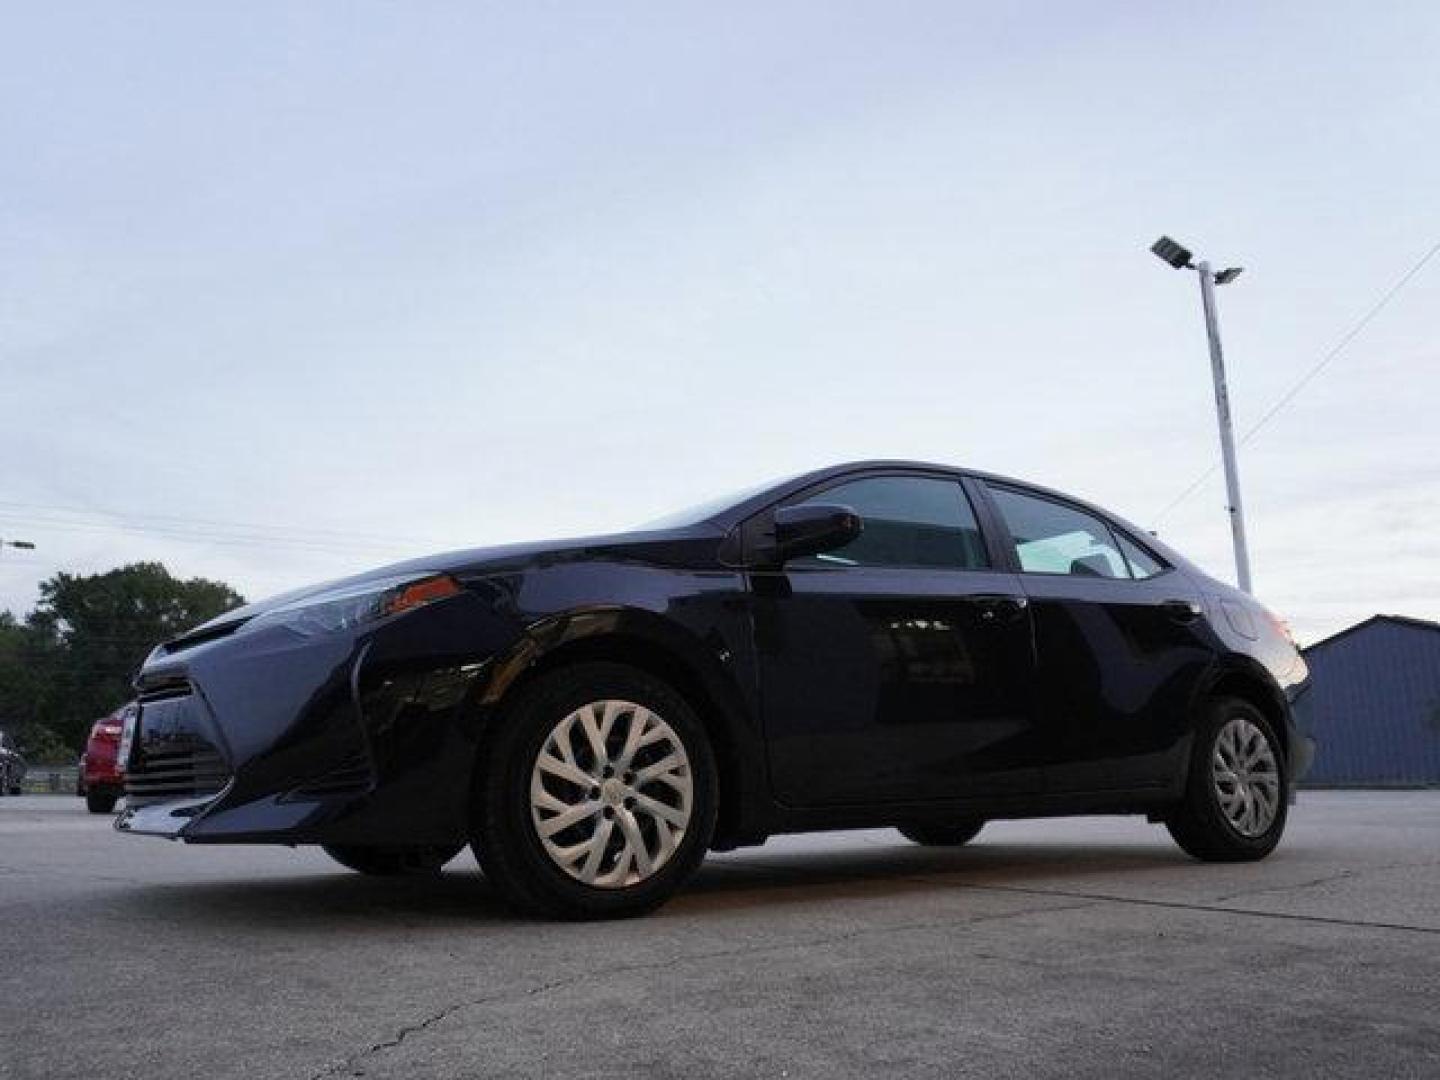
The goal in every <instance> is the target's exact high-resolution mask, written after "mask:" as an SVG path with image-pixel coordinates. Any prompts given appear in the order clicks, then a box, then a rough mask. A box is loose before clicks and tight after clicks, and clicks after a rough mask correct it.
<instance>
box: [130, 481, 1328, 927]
mask: <svg viewBox="0 0 1440 1080" xmlns="http://www.w3.org/2000/svg"><path fill="white" fill-rule="evenodd" d="M1305 679H1306V671H1305V665H1304V662H1303V660H1302V659H1301V657H1300V654H1299V653H1298V652H1297V650H1296V649H1295V647H1294V645H1293V643H1292V642H1291V641H1290V639H1289V635H1288V634H1287V633H1286V632H1285V630H1284V627H1283V625H1282V624H1280V623H1279V622H1278V621H1277V620H1276V619H1275V618H1274V616H1272V615H1271V614H1270V613H1269V612H1267V611H1266V610H1265V609H1264V608H1263V607H1261V606H1260V605H1259V604H1257V603H1256V602H1255V601H1254V600H1253V599H1251V598H1250V597H1249V596H1247V595H1245V594H1244V593H1241V592H1238V591H1236V590H1235V589H1233V588H1231V587H1230V586H1228V585H1225V584H1223V583H1221V582H1219V581H1216V580H1215V579H1213V578H1211V577H1209V576H1207V575H1206V574H1205V573H1203V572H1202V571H1200V570H1199V569H1197V568H1196V567H1195V566H1193V565H1191V564H1190V563H1188V562H1187V561H1186V560H1185V559H1184V558H1182V557H1181V556H1180V555H1178V554H1176V553H1175V552H1174V551H1171V550H1170V549H1169V548H1167V547H1166V546H1164V545H1163V544H1161V543H1159V542H1158V541H1157V540H1156V539H1155V538H1154V537H1152V536H1149V535H1147V534H1146V533H1145V532H1143V531H1141V530H1140V529H1137V528H1135V527H1134V526H1132V525H1129V524H1127V523H1126V522H1124V521H1122V520H1121V519H1119V518H1117V517H1116V516H1115V515H1113V514H1109V513H1106V512H1105V511H1102V510H1099V509H1097V508H1095V507H1093V506H1090V505H1087V504H1085V503H1083V502H1080V501H1078V500H1075V499H1072V498H1069V497H1067V496H1064V495H1061V494H1058V493H1056V492H1053V491H1049V490H1046V489H1044V488H1039V487H1035V486H1034V485H1031V484H1026V483H1020V482H1017V481H1014V480H1009V479H1004V478H1001V477H997V476H990V475H985V474H981V473H976V472H973V471H968V470H961V469H951V468H945V467H940V466H934V465H921V464H915V463H906V462H872V463H863V464H853V465H842V466H838V467H835V468H830V469H824V470H820V471H818V472H813V473H809V474H806V475H804V476H798V477H795V478H793V479H790V480H786V481H783V482H780V483H776V484H773V485H770V486H767V487H765V488H763V489H758V490H755V491H751V492H747V493H745V494H742V495H738V496H736V497H734V498H732V499H729V500H724V501H720V502H716V503H712V504H709V505H706V506H702V507H698V508H696V509H694V510H692V511H689V512H686V513H681V514H677V515H674V516H673V517H670V518H667V519H665V520H662V521H658V522H654V523H651V524H650V525H647V526H644V527H642V528H640V529H638V530H636V531H634V532H629V533H623V534H620V535H614V536H604V537H596V538H591V539H584V540H570V541H559V542H553V543H539V544H524V545H516V546H510V547H498V548H489V549H479V550H473V551H463V552H458V553H454V554H449V555H438V556H435V557H433V558H428V559H420V560H416V561H413V562H409V563H404V564H401V565H397V566H390V567H387V568H385V569H382V570H377V571H374V572H373V573H369V574H364V575H361V576H359V577H355V578H350V579H347V580H343V581H338V582H334V583H331V584H328V585H322V586H318V587H316V588H312V589H306V590H301V591H299V592H294V593H290V594H287V595H284V596H279V597H276V598H274V599H272V600H269V601H267V602H264V603H260V604H254V605H251V606H249V607H246V608H241V609H239V610H237V611H233V612H230V613H229V614H227V615H224V616H222V617H220V618H218V619H216V620H214V621H212V622H209V623H206V624H205V625H203V626H200V627H198V628H196V629H195V630H192V631H190V632H189V633H187V634H185V635H183V636H181V637H179V638H176V639H175V640H173V641H169V642H166V643H165V644H163V645H161V646H159V647H158V648H156V649H155V650H154V652H153V653H151V655H150V657H149V658H148V660H147V661H146V662H145V665H144V667H143V669H142V670H141V672H140V674H139V676H138V679H137V683H136V686H137V689H138V690H139V693H140V708H139V710H138V712H137V714H136V715H135V717H134V719H132V720H131V721H130V722H129V724H128V725H127V729H126V732H125V736H124V739H123V745H122V748H121V751H122V761H123V763H124V764H125V767H126V774H127V797H128V804H127V808H126V810H125V812H124V813H123V814H122V815H121V816H120V818H119V819H118V821H117V827H118V828H119V829H121V830H123V831H126V832H132V833H148V834H153V835H159V836H167V837H178V838H180V839H183V840H186V841H189V842H191V843H282V844H320V845H323V846H324V848H325V850H326V851H328V852H329V853H330V854H331V855H332V856H333V857H334V858H335V859H336V860H338V861H339V862H340V863H342V864H344V865H345V866H347V867H350V868H352V869H355V870H358V871H361V872H363V873H372V874H396V873H406V872H427V871H435V870H438V869H439V868H440V867H441V866H443V865H444V864H445V863H446V862H447V861H448V860H450V859H451V858H453V857H454V856H455V855H456V854H458V853H459V851H460V850H461V848H462V847H464V846H465V845H466V844H467V843H468V844H471V845H473V847H474V849H475V852H476V855H477V857H478V859H479V861H480V864H481V867H482V869H483V870H484V872H485V874H486V875H487V877H488V878H489V879H490V880H491V881H492V882H493V883H494V885H495V886H496V888H497V889H498V890H499V891H500V892H501V893H502V894H503V895H504V896H505V897H506V898H507V899H508V900H509V901H510V902H511V903H512V904H513V905H515V906H516V907H518V908H520V909H521V910H524V911H528V912H533V913H539V914H545V915H551V916H560V917H595V916H612V915H627V914H634V913H638V912H642V911H646V910H649V909H651V908H653V907H655V906H656V905H658V904H659V903H661V902H662V901H663V900H664V899H665V898H666V897H668V896H669V895H671V894H672V893H673V892H674V891H675V890H676V889H677V888H678V887H679V886H680V885H681V884H682V883H683V882H684V881H685V879H686V878H687V877H688V876H689V875H690V874H691V873H692V872H693V871H694V870H695V868H696V866H697V865H698V864H699V862H700V860H701V859H702V858H703V857H704V855H705V852H706V851H707V850H728V849H732V848H735V847H738V846H741V845H747V844H759V843H762V842H764V840H765V838H766V837H767V836H770V835H772V834H777V833H787V832H803V831H812V830H822V829H840V828H860V827H875V826H894V827H896V828H898V829H899V830H900V831H901V832H902V833H904V835H905V836H907V837H909V838H910V839H911V840H913V841H915V842H916V843H920V844H930V845H942V846H954V845H960V844H964V843H966V842H967V841H969V840H970V839H971V838H973V837H974V836H975V835H976V833H978V832H979V831H980V829H981V827H982V826H983V824H984V823H985V822H986V821H987V820H989V819H991V818H1015V817H1039V816H1050V815H1062V814H1081V813H1084V814H1094V813H1107V814H1144V815H1147V816H1148V817H1149V819H1150V820H1152V821H1155V822H1160V823H1164V824H1165V825H1166V826H1167V827H1168V828H1169V830H1170V833H1171V834H1172V835H1173V836H1174V838H1175V839H1176V840H1177V841H1178V842H1179V844H1180V846H1181V847H1182V848H1184V850H1185V851H1187V852H1189V853H1190V854H1191V855H1193V856H1195V857H1196V858H1200V859H1207V860H1241V859H1257V858H1261V857H1263V856H1264V855H1266V854H1268V853H1269V852H1270V851H1271V850H1272V849H1273V848H1274V847H1275V845H1276V844H1277V843H1278V842H1279V840H1280V835H1281V832H1282V831H1283V829H1284V827H1285V819H1286V810H1287V806H1288V802H1289V797H1290V794H1291V792H1292V790H1293V785H1294V783H1295V781H1296V779H1297V778H1298V777H1299V776H1300V775H1301V774H1302V773H1303V772H1304V770H1305V768H1306V767H1307V765H1308V763H1309V760H1310V756H1311V746H1310V743H1309V742H1308V741H1307V740H1306V739H1304V738H1303V737H1302V736H1300V735H1299V734H1298V733H1297V732H1296V730H1295V726H1294V724H1293V722H1292V719H1291V711H1290V702H1291V700H1292V699H1293V698H1294V696H1295V694H1296V693H1297V692H1298V691H1299V690H1300V688H1301V687H1302V686H1303V685H1304V683H1305Z"/></svg>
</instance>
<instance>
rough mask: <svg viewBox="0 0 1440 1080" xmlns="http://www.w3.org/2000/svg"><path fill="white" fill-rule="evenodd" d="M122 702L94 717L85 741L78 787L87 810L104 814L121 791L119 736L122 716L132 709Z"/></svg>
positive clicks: (122, 779)
mask: <svg viewBox="0 0 1440 1080" xmlns="http://www.w3.org/2000/svg"><path fill="white" fill-rule="evenodd" d="M134 709H135V706H134V705H126V706H124V707H123V708H120V709H117V710H115V712H113V713H111V714H110V715H109V716H105V717H101V718H100V719H99V720H96V721H95V723H94V724H93V725H92V726H91V728H90V737H89V739H88V740H86V743H85V756H84V758H82V765H81V786H82V787H83V789H84V792H85V803H86V805H87V806H88V807H89V809H90V811H91V813H95V814H108V813H110V811H112V810H114V809H115V804H116V803H117V802H118V801H119V799H120V796H121V795H123V794H124V793H125V772H124V770H123V769H122V768H121V767H120V755H119V751H120V737H121V734H122V733H123V732H124V730H125V720H126V717H127V716H129V715H130V714H131V713H133V712H134Z"/></svg>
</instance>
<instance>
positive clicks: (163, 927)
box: [0, 791, 1440, 1080]
mask: <svg viewBox="0 0 1440 1080" xmlns="http://www.w3.org/2000/svg"><path fill="white" fill-rule="evenodd" d="M1221 1074H1228V1075H1244V1076H1247V1077H1271V1076H1275V1077H1282V1076H1283V1077H1290V1076H1295V1077H1300V1076H1304V1077H1350V1076H1353V1077H1366V1078H1367V1080H1368V1078H1373V1077H1417V1078H1426V1080H1433V1078H1435V1077H1440V792H1436V791H1425V792H1387V793H1376V792H1370V793H1364V792H1313V793H1304V794H1302V796H1301V802H1300V804H1299V806H1297V807H1296V808H1295V809H1294V816H1293V817H1292V819H1291V829H1290V833H1289V835H1288V836H1287V838H1286V841H1285V843H1284V844H1283V845H1282V847H1281V849H1280V850H1279V852H1278V853H1277V854H1276V855H1275V856H1273V857H1272V858H1270V859H1269V860H1267V861H1265V862H1262V863H1258V864H1248V865H1225V866H1217V865H1202V864H1199V863H1195V862H1192V861H1190V860H1189V859H1187V858H1185V857H1184V856H1183V855H1182V854H1181V853H1180V852H1179V850H1178V849H1176V848H1175V847H1174V846H1173V844H1171V842H1170V840H1169V838H1168V836H1167V835H1166V834H1165V833H1164V831H1163V830H1161V829H1160V828H1158V827H1156V826H1151V825H1147V824H1145V823H1144V821H1143V820H1142V819H1135V818H1113V819H1105V818H1083V819H1070V820H1058V821H1031V822H996V823H992V824H991V825H989V826H987V828H986V829H985V830H984V832H982V833H981V835H980V837H979V839H977V840H976V841H975V843H974V845H973V846H971V847H967V848H964V849H960V850H955V851H935V850H926V849H921V848H917V847H914V846H912V845H910V844H908V843H907V842H906V841H904V840H903V839H901V838H900V837H899V835H898V834H896V833H893V832H852V833H837V834H828V835H822V836H814V837H782V838H777V839H774V840H772V841H770V843H769V844H767V845H766V846H764V847H762V848H756V849H749V850H744V851H739V852H734V853H732V854H729V855H720V856H712V857H711V858H710V859H709V860H708V861H707V863H706V864H705V867H704V868H703V869H702V871H701V873H700V875H699V876H698V878H697V880H696V881H695V882H694V883H693V884H692V885H691V886H690V887H689V888H688V889H687V890H686V891H685V892H684V893H683V894H682V895H681V896H680V897H679V898H678V899H677V900H676V901H675V902H673V903H671V904H670V905H669V906H667V907H666V908H664V909H663V910H662V911H660V912H659V913H658V914H657V915H654V916H651V917H649V918H645V919H640V920H634V921H630V922H624V923H608V924H604V923H602V924H588V925H553V924H546V923H537V922H530V921H523V920H519V919H516V918H514V917H512V916H511V915H509V914H508V913H507V912H506V911H505V910H504V909H502V908H501V907H500V905H499V903H498V902H497V900H496V898H495V897H494V895H493V893H492V891H491V889H490V888H489V887H488V886H487V884H486V882H485V880H484V878H483V877H481V876H480V874H479V872H478V871H477V870H476V869H475V865H474V861H473V859H472V858H471V857H470V855H469V854H468V852H467V853H466V854H464V855H462V856H461V857H460V858H458V859H456V860H455V862H453V863H452V864H451V865H450V868H449V869H448V870H447V872H446V873H445V874H444V875H443V876H441V877H439V878H436V879H431V880H421V881H416V880H398V881H397V880H380V879H367V878H363V877H360V876H358V875H356V874H353V873H350V872H348V871H345V870H342V869H341V868H340V867H338V866H336V865H334V864H332V863H331V862H330V861H329V860H328V859H327V858H326V856H325V855H323V854H322V853H321V852H319V851H318V850H315V849H300V850H289V849H285V848H265V847H235V848H214V847H208V848H202V847H185V846H183V845H180V844H175V843H167V842H164V841H159V840H153V839H145V838H138V837H127V836H121V835H118V834H115V833H114V832H113V831H112V830H111V829H110V827H109V820H108V819H106V818H99V817H92V816H91V815H89V814H87V813H85V811H84V808H83V806H82V805H81V803H80V801H79V800H78V799H73V798H65V797H61V796H30V797H24V798H6V799H0V1076H5V1077H68V1076H74V1077H94V1076H102V1075H103V1076H106V1077H112V1078H113V1077H146V1078H156V1080H159V1078H168V1077H186V1078H194V1077H199V1076H204V1077H229V1076H236V1077H246V1078H248V1080H260V1078H268V1077H295V1078H312V1077H314V1078H318V1077H351V1076H366V1077H372V1078H374V1077H456V1076H466V1077H560V1076H594V1077H684V1078H686V1080H695V1078H698V1077H710V1076H715V1077H737V1076H768V1077H812V1076H813V1077H850V1076H857V1077H859V1076H878V1075H895V1076H907V1077H910V1076H915V1077H932V1076H933V1077H942V1076H943V1077H955V1076H987V1077H989V1076H996V1077H999V1076H1017V1077H1018V1076H1024V1077H1069V1078H1077V1077H1078V1078H1083V1077H1106V1078H1114V1077H1116V1076H1161V1075H1168V1076H1205V1077H1211V1076H1216V1075H1221Z"/></svg>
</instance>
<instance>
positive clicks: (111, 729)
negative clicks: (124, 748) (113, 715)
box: [95, 724, 125, 739]
mask: <svg viewBox="0 0 1440 1080" xmlns="http://www.w3.org/2000/svg"><path fill="white" fill-rule="evenodd" d="M124 730H125V729H124V728H122V727H121V726H120V725H119V724H101V725H99V726H98V727H97V728H96V729H95V734H96V735H103V736H104V737H105V738H107V739H118V738H119V737H120V732H122V731H124Z"/></svg>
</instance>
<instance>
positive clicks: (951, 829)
mask: <svg viewBox="0 0 1440 1080" xmlns="http://www.w3.org/2000/svg"><path fill="white" fill-rule="evenodd" d="M984 827H985V822H984V821H983V820H976V821H956V822H948V823H946V824H944V825H901V826H900V828H899V832H900V835H901V836H903V837H905V839H906V840H909V841H911V842H912V843H916V844H919V845H920V846H921V847H964V846H965V845H966V844H968V843H969V842H970V841H971V840H974V839H975V837H976V836H978V835H979V833H980V830H981V829H983V828H984Z"/></svg>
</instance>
